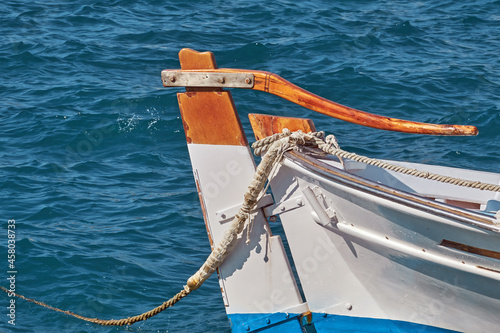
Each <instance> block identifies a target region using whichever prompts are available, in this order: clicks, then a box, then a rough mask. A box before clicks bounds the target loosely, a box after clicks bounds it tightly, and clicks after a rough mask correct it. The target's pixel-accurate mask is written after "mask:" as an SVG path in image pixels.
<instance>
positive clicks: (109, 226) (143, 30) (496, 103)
mask: <svg viewBox="0 0 500 333" xmlns="http://www.w3.org/2000/svg"><path fill="white" fill-rule="evenodd" d="M0 18H1V20H2V24H1V25H0V36H2V37H0V73H1V74H0V78H1V80H0V182H1V187H0V198H1V206H0V226H1V230H2V232H1V233H0V235H1V236H0V258H2V259H0V280H1V281H3V282H2V283H0V285H2V286H6V287H8V281H7V278H8V277H9V274H8V273H7V271H9V267H8V264H9V263H8V261H7V254H8V247H7V245H8V236H7V228H8V220H12V219H13V220H15V226H16V229H15V232H16V234H15V235H16V238H15V240H16V243H15V244H16V248H15V250H16V258H15V269H16V271H17V274H16V283H15V286H16V291H17V292H18V293H20V294H24V295H26V296H28V297H34V298H35V299H37V300H39V301H43V302H46V303H48V304H50V305H53V306H56V307H59V308H62V309H66V310H70V311H73V312H77V313H79V314H82V315H85V316H89V317H99V318H103V319H108V318H115V319H117V318H122V317H127V316H131V315H135V314H139V313H142V312H145V311H147V310H149V309H151V308H153V307H156V306H157V305H159V304H161V303H162V302H163V301H165V300H167V299H168V298H170V297H171V296H172V295H174V294H175V293H177V292H178V291H179V290H180V289H181V288H182V286H183V284H184V283H185V281H186V279H187V278H188V277H189V276H190V275H191V274H192V273H194V272H195V271H196V270H197V269H198V267H199V266H200V265H201V264H202V263H203V261H204V259H205V258H206V256H207V255H208V254H209V251H210V246H209V242H208V239H207V235H206V231H205V226H204V224H203V220H202V214H201V210H200V208H199V205H198V199H197V194H196V189H195V184H194V180H193V177H192V172H191V169H190V161H189V156H188V153H187V148H186V143H185V137H184V132H183V128H182V121H181V120H180V119H179V112H178V106H177V99H176V95H175V94H176V92H177V91H178V90H175V89H173V90H169V89H164V88H163V87H162V84H161V81H160V72H161V70H162V69H165V68H178V67H179V63H178V59H177V53H178V51H179V50H180V49H181V48H184V47H189V48H193V49H195V50H199V51H207V50H209V51H213V52H214V53H215V56H216V59H217V62H218V65H219V66H220V67H235V68H247V69H259V70H268V71H271V72H274V73H277V74H279V75H281V76H282V77H284V78H286V79H288V80H290V81H291V82H293V83H295V84H297V85H299V86H301V87H303V88H305V89H308V90H310V91H312V92H314V93H316V94H318V95H321V96H324V97H326V98H329V99H332V100H334V101H337V102H339V103H342V104H345V105H349V106H352V107H355V108H358V109H361V110H365V111H369V112H374V113H378V114H382V115H386V116H389V117H396V118H403V119H409V120H416V121H424V122H432V123H457V124H470V125H476V126H477V127H478V128H479V135H478V136H477V137H432V136H420V135H410V134H401V133H392V132H384V131H379V130H375V129H367V128H364V127H360V126H358V125H352V124H348V123H344V122H341V121H339V120H335V119H332V118H328V117H326V116H323V115H319V114H315V113H313V112H312V111H309V110H306V109H303V108H301V107H299V106H295V105H292V104H290V103H289V102H286V101H284V100H280V99H279V98H277V97H275V96H270V95H266V94H264V93H260V92H253V91H233V96H234V99H235V103H236V105H237V107H238V110H239V113H240V115H241V117H242V122H243V125H244V126H245V128H246V130H247V135H248V136H249V138H251V140H253V136H252V135H251V132H250V130H249V122H248V118H247V114H248V113H269V114H276V115H290V116H298V117H309V118H312V119H313V120H314V122H315V124H316V127H317V128H318V129H321V130H325V131H326V132H328V133H334V134H336V136H337V138H338V140H339V143H340V145H341V147H343V148H344V149H346V150H351V151H354V152H358V153H361V154H365V155H368V156H370V157H378V158H390V159H398V160H408V161H414V162H421V163H431V164H440V165H448V166H457V167H463V168H471V169H478V170H485V171H493V172H500V155H499V149H498V146H499V144H500V55H499V54H500V34H499V30H500V1H497V0H496V1H495V0H475V1H474V0H472V1H467V2H464V1H461V2H457V1H452V0H438V1H418V2H417V1H411V2H407V1H388V0H385V1H382V0H380V1H363V0H357V1H326V0H315V1H304V2H300V1H288V0H280V1H262V0H256V1H221V0H212V1H198V0H196V1H178V0H172V1H168V2H164V1H155V0H153V1H143V0H141V1H130V0H115V1H79V2H72V1H62V0H49V1H38V0H33V1H19V0H5V1H2V2H1V3H0ZM8 302H9V298H8V297H7V296H6V294H5V295H3V296H1V299H0V331H1V332H10V331H12V332H124V331H125V332H183V331H186V332H187V331H189V332H216V331H217V332H219V331H229V330H230V328H229V323H228V321H227V319H226V315H225V310H224V305H223V302H222V298H221V296H220V293H219V285H218V282H217V278H216V277H215V276H213V277H211V278H210V279H209V280H208V281H207V282H206V283H205V285H204V286H203V287H201V288H200V289H199V290H197V291H196V292H194V293H193V294H191V295H189V296H188V297H187V298H185V299H183V300H182V301H181V302H179V303H178V304H177V305H175V306H174V307H173V308H171V309H168V310H166V311H165V312H163V313H161V314H160V315H158V316H156V317H154V318H152V319H149V320H148V321H146V322H142V323H138V324H135V325H133V326H131V327H111V328H110V327H100V326H96V325H94V324H88V323H85V322H81V321H79V320H77V319H74V318H72V317H69V316H67V315H64V314H61V313H56V312H52V311H50V310H47V309H44V308H41V307H39V306H37V305H35V304H32V303H28V302H25V301H22V300H17V301H16V313H15V314H16V317H15V326H13V325H11V324H9V323H8V320H9V318H8V317H7V313H8V309H7V306H8V305H9V303H8Z"/></svg>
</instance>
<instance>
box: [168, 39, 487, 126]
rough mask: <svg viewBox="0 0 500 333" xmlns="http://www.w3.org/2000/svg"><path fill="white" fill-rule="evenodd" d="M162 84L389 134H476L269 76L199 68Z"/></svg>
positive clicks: (179, 72)
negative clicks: (285, 104) (297, 109)
mask: <svg viewBox="0 0 500 333" xmlns="http://www.w3.org/2000/svg"><path fill="white" fill-rule="evenodd" d="M189 52H196V51H193V50H189V49H183V50H181V54H182V53H189ZM225 76H227V77H225ZM162 81H163V85H164V86H165V87H171V86H185V87H187V89H190V88H189V87H198V88H197V89H205V88H206V89H212V90H213V89H220V88H222V87H228V88H231V87H236V88H246V89H253V90H260V91H264V92H268V93H271V94H273V95H276V96H279V97H281V98H284V99H286V100H289V101H291V102H293V103H296V104H298V105H301V106H303V107H306V108H308V109H310V110H313V111H316V112H319V113H322V114H325V115H327V116H330V117H333V118H337V119H340V120H344V121H348V122H351V123H354V124H358V125H362V126H367V127H373V128H378V129H382V130H388V131H396V132H405V133H415V134H431V135H477V133H478V130H477V128H476V127H475V126H467V125H441V124H428V123H421V122H415V121H409V120H402V119H396V118H390V117H384V116H380V115H376V114H373V113H368V112H364V111H360V110H356V109H353V108H350V107H348V106H344V105H341V104H338V103H335V102H332V101H330V100H328V99H326V98H323V97H320V96H318V95H315V94H313V93H311V92H309V91H306V90H304V89H302V88H300V87H298V86H296V85H294V84H292V83H290V82H288V81H287V80H285V79H283V78H282V77H280V76H278V75H276V74H273V73H270V72H263V71H253V70H243V69H232V68H219V69H217V68H213V67H212V68H211V67H210V66H205V65H204V64H200V66H199V68H196V69H192V70H164V71H163V72H162Z"/></svg>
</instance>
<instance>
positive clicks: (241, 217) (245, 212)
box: [0, 136, 293, 326]
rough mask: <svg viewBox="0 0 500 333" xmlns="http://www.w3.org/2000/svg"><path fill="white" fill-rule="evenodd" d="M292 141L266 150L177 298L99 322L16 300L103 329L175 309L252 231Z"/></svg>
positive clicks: (286, 137) (57, 309)
mask: <svg viewBox="0 0 500 333" xmlns="http://www.w3.org/2000/svg"><path fill="white" fill-rule="evenodd" d="M290 141H293V139H290V138H289V136H285V137H284V138H283V139H282V140H279V139H277V140H276V139H275V140H274V141H273V143H272V144H271V145H270V146H269V145H268V146H266V147H267V148H268V150H269V151H268V154H266V156H264V157H263V158H262V161H261V163H260V164H259V165H258V166H257V169H256V171H255V174H254V178H253V180H252V182H251V184H250V186H249V187H248V189H247V191H246V192H245V195H244V202H243V205H242V207H241V208H240V210H239V212H238V214H236V216H235V217H234V219H233V221H232V222H231V225H230V227H229V229H227V230H226V232H225V233H224V235H223V238H222V240H221V241H220V242H219V243H218V244H217V246H215V247H214V249H213V250H212V252H211V253H210V255H209V256H208V258H207V259H206V261H205V262H204V263H203V265H202V266H201V267H200V269H198V271H197V272H196V273H195V274H193V275H192V276H191V277H190V278H189V279H188V280H187V284H186V285H185V286H184V288H183V289H182V290H181V291H179V292H178V293H177V294H176V295H175V296H174V297H172V298H171V299H169V300H168V301H166V302H164V303H163V304H161V305H160V306H158V307H156V308H154V309H152V310H150V311H148V312H145V313H143V314H140V315H137V316H133V317H128V318H123V319H98V318H91V317H85V316H81V315H79V314H76V313H73V312H71V311H67V310H61V309H59V308H56V307H53V306H50V305H48V304H46V303H43V302H40V301H37V300H35V299H32V298H28V297H25V296H23V295H19V294H16V293H12V294H14V295H15V296H16V297H19V298H22V299H24V300H26V301H28V302H32V303H35V304H37V305H40V306H42V307H45V308H48V309H51V310H54V311H57V312H62V313H65V314H67V315H69V316H72V317H75V318H78V319H81V320H84V321H87V322H91V323H94V324H99V325H103V326H123V325H131V324H134V323H137V322H139V321H143V320H146V319H149V318H151V317H153V316H156V315H157V314H159V313H160V312H162V311H164V310H166V309H168V308H169V307H171V306H173V305H174V304H175V303H177V302H178V301H180V300H181V299H182V298H184V297H186V296H187V295H189V293H191V292H192V291H194V290H196V289H198V288H199V287H200V286H201V285H202V284H203V282H205V281H206V280H207V279H208V278H209V277H210V275H212V273H213V272H214V271H215V270H216V268H217V267H218V266H220V265H221V264H222V263H223V262H224V259H225V258H226V257H227V256H228V255H229V253H230V252H231V250H232V249H233V247H234V246H235V244H236V243H237V241H238V236H239V235H240V234H241V233H242V231H243V229H244V226H245V222H246V221H247V220H248V221H249V225H248V226H247V227H248V228H250V227H251V225H250V215H251V214H250V213H251V212H252V211H253V210H254V208H255V206H256V205H257V202H258V200H259V195H260V194H261V193H262V192H263V190H264V191H265V189H264V186H265V184H266V182H267V179H268V177H269V175H270V173H271V172H272V170H273V167H274V166H275V165H276V164H277V163H278V162H279V160H280V159H281V158H282V156H283V154H284V152H285V151H287V150H289V149H291V148H292V147H293V145H291V144H290V143H289V142H290ZM247 237H248V235H247ZM0 288H1V289H2V290H3V291H5V292H6V293H11V291H10V290H8V289H6V288H4V287H0Z"/></svg>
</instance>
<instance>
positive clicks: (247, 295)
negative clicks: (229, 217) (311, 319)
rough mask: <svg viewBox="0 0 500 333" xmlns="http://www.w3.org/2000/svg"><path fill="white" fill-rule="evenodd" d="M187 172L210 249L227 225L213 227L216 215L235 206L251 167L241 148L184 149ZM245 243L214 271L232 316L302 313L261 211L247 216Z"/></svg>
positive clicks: (276, 239) (276, 238)
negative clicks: (249, 224)
mask: <svg viewBox="0 0 500 333" xmlns="http://www.w3.org/2000/svg"><path fill="white" fill-rule="evenodd" d="M188 149H189V154H190V157H191V162H192V166H193V172H194V175H195V179H196V182H197V186H198V188H199V191H200V197H201V198H202V201H203V202H202V205H203V208H204V211H205V218H206V223H207V229H208V230H209V234H210V237H211V239H212V240H213V242H214V243H217V242H219V241H220V240H221V238H222V235H223V233H224V231H225V230H226V229H227V227H228V226H229V225H230V223H219V217H218V216H217V212H221V211H224V210H225V209H227V208H228V207H235V206H238V205H241V203H242V202H243V199H244V198H243V194H244V193H245V191H246V189H247V188H248V185H249V184H250V181H251V180H252V177H253V174H254V171H255V165H254V161H253V157H252V155H251V151H250V149H249V148H248V147H246V146H220V145H202V144H188ZM252 218H253V222H252V228H251V232H250V243H249V244H246V243H245V241H246V235H247V229H246V228H245V230H244V231H243V239H240V242H239V244H238V245H237V246H236V247H235V248H234V250H233V251H232V253H231V255H230V256H229V257H228V258H227V259H226V261H225V262H224V263H223V264H222V266H221V267H220V268H219V279H220V282H221V288H222V289H223V291H222V292H223V296H224V299H225V303H226V306H227V308H226V311H227V313H228V314H232V313H274V312H280V311H285V310H286V309H290V308H294V309H299V310H300V311H301V312H305V311H307V305H306V304H304V302H303V301H302V299H301V296H300V293H299V291H298V288H297V285H296V282H295V279H294V278H293V273H292V270H291V268H290V265H289V263H288V259H287V257H286V253H285V250H284V248H283V244H282V241H281V238H280V237H279V236H272V234H271V231H270V229H269V225H268V223H267V220H266V218H265V217H264V215H263V213H262V209H258V210H257V211H256V213H255V214H253V215H252Z"/></svg>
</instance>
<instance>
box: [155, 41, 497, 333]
mask: <svg viewBox="0 0 500 333" xmlns="http://www.w3.org/2000/svg"><path fill="white" fill-rule="evenodd" d="M179 58H180V65H181V69H175V70H164V71H162V82H163V85H164V86H165V87H185V88H186V91H185V92H181V93H178V95H177V96H178V103H179V108H180V113H181V115H182V121H183V124H184V130H185V133H186V140H187V146H188V150H189V154H190V158H191V162H192V167H193V173H194V179H195V184H196V186H197V189H198V193H199V198H200V203H201V208H202V211H203V215H204V220H205V224H206V229H207V233H208V238H209V241H210V244H211V245H212V249H213V251H214V252H217V251H218V252H217V254H215V255H213V256H211V257H210V258H209V260H208V261H210V260H212V268H210V269H209V268H206V267H205V268H204V270H203V269H202V271H203V272H204V273H203V274H204V275H210V273H211V271H213V270H214V269H215V267H213V266H217V274H218V278H219V283H220V290H221V294H222V299H223V302H224V304H225V308H226V312H227V315H228V318H229V320H230V322H231V327H232V330H233V331H234V332H255V331H259V332H260V331H272V332H303V331H305V332H408V331H411V332H494V331H497V330H498V327H499V324H500V317H499V313H500V212H499V209H500V174H498V173H488V172H479V171H473V170H464V169H458V168H450V167H442V166H434V165H425V164H417V163H408V162H398V161H380V160H376V159H373V158H369V157H363V156H359V155H356V154H353V153H349V152H345V151H343V150H342V149H341V148H340V147H339V145H338V144H337V142H336V140H335V138H334V137H331V136H329V137H325V136H324V135H323V133H321V132H317V131H316V129H315V127H314V123H313V122H312V121H311V120H309V119H300V118H288V117H277V116H270V115H258V114H251V115H249V117H250V122H251V125H252V128H253V131H254V133H255V136H256V139H257V140H259V141H257V144H256V145H255V146H254V148H255V151H256V152H257V151H259V153H260V154H263V158H262V162H261V164H259V166H258V167H257V166H256V163H255V160H254V157H253V153H252V149H251V147H250V146H249V144H248V139H247V137H246V136H245V133H244V131H243V129H242V125H241V122H240V119H239V117H238V113H237V111H236V108H235V105H234V103H233V99H232V97H231V92H230V91H228V90H225V88H243V89H253V90H259V91H263V92H267V93H271V94H274V95H277V96H280V97H282V98H285V99H287V100H289V101H291V102H294V103H297V104H299V105H302V106H304V107H306V108H309V109H311V110H314V111H317V112H320V113H323V114H326V115H330V116H332V117H335V118H338V119H342V120H346V121H350V122H353V123H357V124H359V125H363V126H369V127H373V128H379V129H383V130H392V131H400V132H407V133H419V134H430V135H476V134H477V129H476V128H475V127H473V126H463V125H436V124H427V123H419V122H413V121H405V120H399V119H393V118H388V117H384V116H379V115H374V114H370V113H366V112H362V111H359V110H355V109H352V108H349V107H346V106H343V105H340V104H337V103H334V102H332V101H329V100H327V99H324V98H321V97H319V96H316V95H314V94H312V93H310V92H307V91H306V90H303V89H301V88H299V87H297V86H295V85H293V84H292V83H290V82H288V81H286V80H284V79H283V78H281V77H279V76H277V75H275V74H272V73H269V72H262V71H252V70H238V69H227V68H226V69H223V68H218V67H217V65H216V62H215V59H214V55H213V54H212V53H210V52H203V53H200V52H196V51H194V50H190V49H183V50H181V51H180V53H179ZM271 154H274V155H272V156H271ZM269 156H271V157H269ZM266 158H268V160H269V161H270V162H269V165H268V166H266V167H262V168H261V165H262V163H264V160H265V159H266ZM264 169H265V170H264ZM263 170H264V171H263ZM256 174H257V175H258V176H257V177H256ZM259 177H260V178H259ZM256 181H257V182H259V187H258V188H256V187H252V186H253V185H250V187H249V184H255V182H256ZM266 181H267V184H264V183H266ZM193 186H194V185H193ZM252 191H253V192H255V193H253V194H252V195H250V194H251V192H252ZM249 193H250V194H249ZM250 196H252V198H250V199H249V197H250ZM248 201H250V202H251V203H248ZM242 205H243V206H244V207H246V208H245V209H246V211H245V210H244V209H243V208H242ZM242 211H243V213H242ZM238 219H240V220H241V221H244V222H241V223H240V224H239V225H238V226H237V227H234V223H236V222H235V221H236V220H238ZM271 223H281V225H282V228H283V231H284V235H285V237H286V243H287V247H286V248H285V246H284V240H283V239H282V238H281V237H280V236H279V235H274V234H273V233H272V232H271V229H270V224H271ZM231 228H233V229H234V230H233V231H232V233H233V235H236V237H234V238H235V240H234V241H233V240H231V241H227V239H226V238H227V235H228V233H230V232H229V231H228V230H231ZM228 242H231V244H232V246H229V247H225V245H224V244H226V245H227V243H228ZM221 248H222V249H223V251H222V252H224V253H223V254H221ZM214 252H212V254H213V253H214ZM211 258H212V259H211ZM217 260H218V261H217ZM203 274H202V275H203ZM205 278H206V277H203V278H202V279H205ZM201 282H202V281H201ZM201 282H200V278H199V276H198V277H196V278H194V279H192V280H191V281H190V282H188V287H187V288H191V289H196V288H197V287H198V286H199V285H200V284H201Z"/></svg>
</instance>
